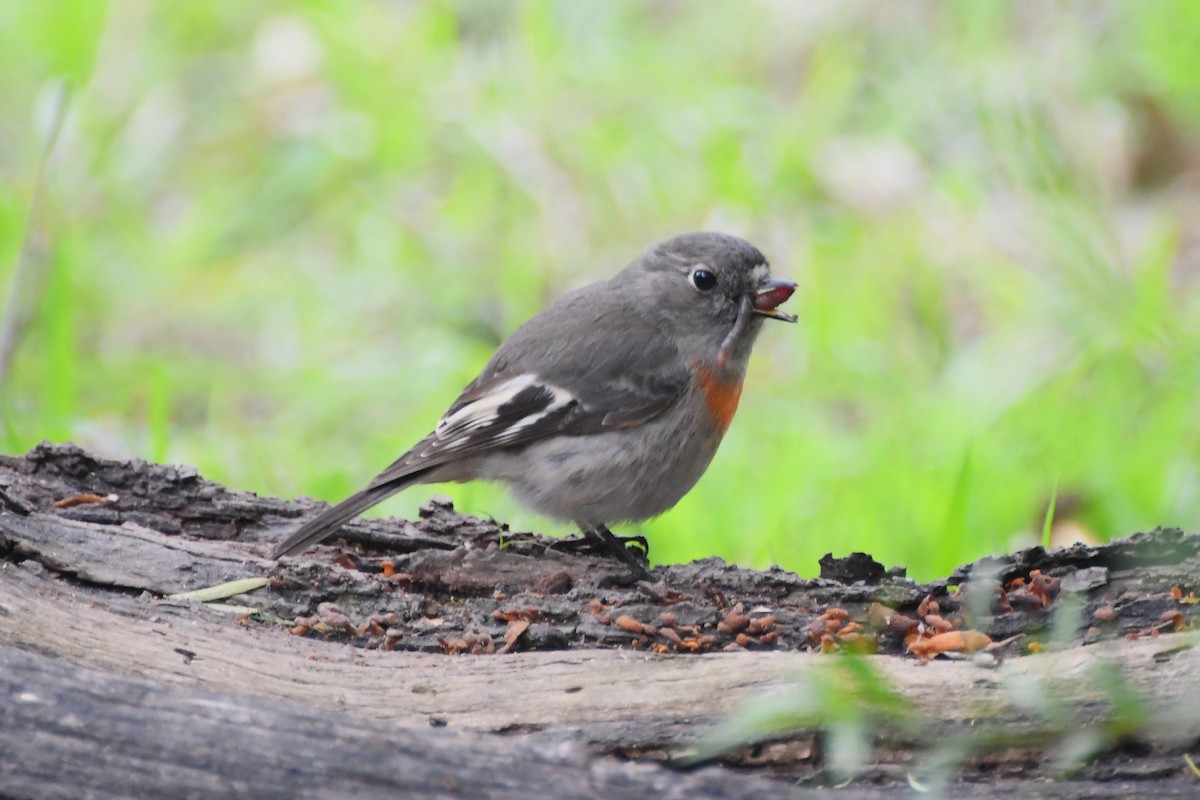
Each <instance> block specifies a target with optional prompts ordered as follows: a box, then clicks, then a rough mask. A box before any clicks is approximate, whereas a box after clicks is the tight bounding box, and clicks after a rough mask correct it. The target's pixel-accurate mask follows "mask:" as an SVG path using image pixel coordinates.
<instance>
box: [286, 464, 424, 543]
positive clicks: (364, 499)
mask: <svg viewBox="0 0 1200 800" xmlns="http://www.w3.org/2000/svg"><path fill="white" fill-rule="evenodd" d="M417 479H418V476H416V475H411V476H407V480H401V481H393V482H389V483H385V484H382V485H380V486H374V485H372V486H368V487H367V488H366V489H363V490H362V491H359V492H355V493H354V494H352V495H350V496H349V497H347V498H346V499H345V500H343V501H342V502H340V503H338V504H337V505H335V506H331V507H330V508H327V509H325V510H324V511H322V512H321V513H320V514H317V515H316V516H315V517H313V518H312V519H310V520H309V521H308V522H306V523H304V524H303V525H301V526H300V528H299V529H298V530H297V531H296V532H295V533H293V534H292V535H291V536H289V537H287V538H286V539H284V540H283V541H282V542H280V543H279V544H277V545H275V549H274V550H272V551H271V558H282V557H283V556H290V555H293V554H295V553H299V552H301V551H302V550H305V549H307V548H308V547H310V546H311V545H314V544H316V543H317V542H320V541H322V540H324V539H326V538H328V537H329V536H332V535H333V534H334V533H336V532H337V531H338V529H339V528H341V527H342V525H344V524H346V523H347V522H349V521H350V520H352V519H354V518H355V517H357V516H358V515H359V514H361V513H362V512H364V511H366V510H367V509H368V508H370V507H371V506H374V505H376V504H378V503H382V502H383V501H384V500H386V499H387V498H389V497H391V496H392V495H394V494H395V493H396V492H398V491H400V490H401V489H404V488H405V487H407V486H409V485H411V484H413V483H416V482H417Z"/></svg>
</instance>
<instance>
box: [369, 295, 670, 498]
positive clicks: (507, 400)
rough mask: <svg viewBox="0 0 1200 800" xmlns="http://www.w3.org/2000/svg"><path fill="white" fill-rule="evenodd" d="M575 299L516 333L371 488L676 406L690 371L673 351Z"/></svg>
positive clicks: (618, 315)
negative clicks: (433, 424)
mask: <svg viewBox="0 0 1200 800" xmlns="http://www.w3.org/2000/svg"><path fill="white" fill-rule="evenodd" d="M580 294H581V293H577V294H576V295H568V296H567V297H566V298H564V299H563V301H560V302H559V303H556V304H554V305H552V306H551V307H549V308H548V309H547V310H546V311H544V312H542V314H540V315H539V316H538V317H536V318H535V319H537V320H540V324H539V325H537V326H536V327H533V326H530V325H529V324H528V323H527V324H526V326H523V327H522V328H519V329H518V330H517V331H516V332H514V333H513V335H512V336H511V337H510V338H509V339H508V340H507V341H506V342H505V343H504V344H503V345H501V347H500V349H498V350H497V351H496V354H495V355H494V356H493V357H492V360H491V361H490V362H489V363H488V365H487V366H486V367H485V368H484V369H483V372H481V373H480V375H479V377H478V378H476V379H475V380H474V381H472V382H471V383H470V385H468V386H467V388H466V389H464V390H463V392H462V394H461V395H460V396H459V397H458V399H457V400H455V401H454V403H453V404H452V405H451V406H450V408H449V410H448V411H447V412H446V414H445V415H444V416H443V417H442V418H441V420H439V421H438V423H437V426H436V427H435V428H434V430H433V432H432V433H431V434H429V435H428V436H426V437H425V438H424V439H422V440H421V441H420V442H418V443H417V444H416V445H415V446H414V447H413V448H412V449H411V450H409V451H408V452H407V453H405V454H404V455H403V456H401V457H400V458H399V459H397V460H396V462H395V463H393V464H392V465H391V466H390V467H388V468H387V469H386V470H384V471H383V472H382V473H380V474H379V475H378V476H376V478H375V479H374V480H373V481H372V482H371V486H382V485H385V484H389V483H393V482H396V481H400V480H404V479H406V478H407V477H408V476H410V475H412V474H413V473H414V472H417V471H425V470H428V469H431V468H433V467H435V466H438V465H440V464H445V463H447V462H450V461H455V460H458V459H464V458H471V457H473V456H477V455H481V454H484V453H487V452H490V451H494V450H497V449H506V448H515V447H520V446H523V445H527V444H529V443H531V442H534V441H537V440H539V439H544V438H546V437H549V436H559V435H562V436H579V435H586V434H591V433H599V432H602V431H605V430H614V429H619V428H630V427H634V426H637V425H641V424H643V423H645V422H647V421H649V420H651V419H653V418H654V417H656V416H658V415H659V414H661V413H662V412H664V411H666V410H667V409H668V408H670V407H671V406H673V405H675V404H676V403H678V402H679V400H680V399H681V398H682V397H683V395H684V394H685V393H686V392H687V389H688V386H689V384H690V382H691V373H690V370H689V369H688V368H687V365H686V364H685V363H684V362H683V360H682V359H681V358H680V356H679V353H678V352H677V350H676V349H675V346H674V344H672V343H671V342H670V340H669V339H667V338H665V337H663V336H662V335H661V334H660V333H659V332H658V331H657V330H656V329H654V328H653V327H652V326H651V325H650V324H649V323H647V322H646V321H644V320H642V319H641V318H640V317H638V316H636V315H635V314H633V313H631V312H626V311H623V310H621V309H614V308H611V307H608V308H604V307H596V306H595V305H592V304H589V303H588V302H584V301H586V300H587V295H586V294H583V296H582V300H581V298H580ZM560 321H561V323H562V324H559V323H560ZM530 328H532V329H533V331H536V333H531V332H530ZM556 330H557V331H560V332H561V333H560V335H557V336H556V335H553V333H554V331H556ZM548 332H549V334H550V335H547V333H548Z"/></svg>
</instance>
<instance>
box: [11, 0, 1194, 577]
mask: <svg viewBox="0 0 1200 800" xmlns="http://www.w3.org/2000/svg"><path fill="white" fill-rule="evenodd" d="M0 52H3V53H4V57H3V58H2V59H0V97H2V98H3V104H2V105H0V181H2V182H3V184H2V187H3V188H2V190H0V270H2V273H0V278H2V279H3V281H4V285H5V286H7V287H8V293H9V294H8V301H7V305H6V308H5V317H4V320H3V325H4V329H3V331H4V334H5V337H6V338H5V340H4V341H5V342H7V343H8V344H11V348H8V352H6V353H4V354H3V356H4V358H3V363H2V364H0V369H2V370H3V371H2V373H0V379H2V381H3V383H2V386H0V392H2V393H3V394H2V403H3V405H2V414H3V424H4V428H3V437H4V440H3V447H4V449H5V450H7V451H9V452H22V451H24V450H26V449H28V448H29V447H31V446H32V445H34V444H35V443H37V442H39V441H41V440H43V439H52V440H58V441H61V440H74V441H76V442H78V443H80V444H81V445H83V446H85V447H88V448H91V449H94V450H95V451H98V452H100V453H102V454H105V455H109V456H122V457H123V456H138V457H143V458H147V459H153V460H156V461H169V462H182V463H188V464H193V465H195V466H197V467H198V468H199V469H200V470H201V471H202V473H203V474H204V475H205V476H206V477H209V478H212V479H215V480H219V481H222V482H224V483H227V484H229V485H230V486H232V487H234V488H240V489H251V490H254V491H258V492H261V493H270V494H279V495H283V496H288V497H290V496H294V495H297V494H307V495H311V496H315V497H320V498H324V499H328V500H336V499H339V498H340V497H341V496H342V495H344V494H346V493H348V492H350V491H351V490H353V489H355V488H357V487H358V486H360V485H361V484H362V483H363V482H364V481H366V480H367V479H368V478H370V477H371V476H372V475H373V474H374V473H375V472H376V471H377V470H379V469H380V468H382V467H383V466H385V465H386V464H388V463H389V462H390V461H391V460H392V459H393V458H394V457H395V456H397V455H399V454H400V453H401V452H402V451H403V450H404V449H405V448H406V447H407V446H408V445H409V444H411V443H412V442H414V441H415V440H416V439H417V438H419V437H420V436H421V435H423V434H424V433H425V432H427V430H428V429H429V427H430V426H431V425H432V424H433V422H434V421H435V420H436V419H437V417H438V416H439V415H440V413H441V412H442V411H443V410H444V408H445V407H446V405H447V404H448V403H449V402H450V401H451V400H452V399H453V398H454V397H455V395H456V394H457V392H458V391H459V390H460V389H461V388H462V386H463V385H464V384H465V383H466V382H467V381H468V380H469V379H470V378H471V377H472V376H473V375H474V374H475V372H476V371H477V370H478V369H479V367H481V366H482V364H483V363H484V362H485V361H486V360H487V358H488V356H489V354H490V353H491V351H492V349H493V348H494V347H495V345H496V344H497V343H498V342H499V341H500V340H501V339H502V338H503V336H505V335H506V334H507V333H508V332H509V331H511V330H512V329H513V328H514V327H515V326H516V325H518V324H519V323H520V322H521V321H523V320H524V319H526V318H527V317H528V316H530V315H531V314H533V313H534V312H535V311H536V310H537V309H538V308H540V307H541V306H542V305H543V304H544V303H545V302H546V301H547V300H548V299H550V298H552V297H555V296H557V295H559V294H561V293H563V292H564V291H566V290H568V289H570V288H571V287H574V286H576V285H579V284H582V283H585V282H588V281H591V280H595V279H598V278H603V277H607V276H608V275H610V274H611V273H612V272H614V271H615V270H617V269H618V268H620V267H621V266H623V265H624V264H625V263H627V262H628V261H629V260H630V259H631V258H632V257H633V256H634V255H636V253H637V252H638V251H639V250H641V249H642V248H643V247H644V246H646V245H648V244H650V243H651V242H653V241H655V240H658V239H661V238H664V237H666V236H669V235H673V234H675V233H678V232H682V231H685V230H692V229H706V228H707V229H719V230H724V231H728V232H732V233H736V234H739V235H742V236H744V237H746V238H748V239H750V240H751V241H753V242H754V243H756V244H757V245H758V246H759V247H760V248H761V249H763V250H764V251H765V252H766V253H767V254H768V256H769V257H770V258H771V259H772V261H773V263H774V265H775V270H776V272H777V274H781V275H784V276H790V277H793V278H794V279H796V280H797V281H799V283H800V287H801V288H800V291H799V292H798V293H797V295H796V297H795V298H794V299H793V300H792V302H791V303H789V306H788V310H790V311H793V312H795V313H798V314H799V315H800V324H799V325H798V326H795V327H791V326H783V325H775V326H769V327H768V329H767V330H766V331H765V333H764V335H763V337H762V339H761V340H760V342H761V343H760V346H759V348H758V350H757V352H756V356H755V359H754V361H753V363H752V365H751V374H750V376H749V382H748V386H747V390H746V392H745V394H744V395H743V400H742V409H741V414H740V415H739V418H738V419H737V420H736V421H735V423H734V425H733V427H732V429H731V431H730V434H729V436H728V437H727V439H726V442H725V444H724V446H723V448H722V450H721V452H720V453H719V454H718V456H717V459H716V461H715V462H714V464H713V466H712V468H711V469H710V470H709V471H708V473H707V475H706V476H705V477H704V479H703V480H702V482H701V483H700V485H699V486H698V487H697V489H696V490H694V491H693V492H692V494H691V495H689V496H688V497H687V498H686V499H685V500H684V501H683V502H682V503H681V504H680V505H679V506H678V507H677V508H676V509H674V510H673V511H671V512H669V513H668V514H666V515H665V516H663V517H662V518H660V519H658V520H655V521H653V522H651V523H649V524H647V525H646V526H645V531H646V532H647V534H648V535H649V537H650V540H651V543H652V550H653V555H654V556H655V559H656V560H662V561H680V560H685V559H690V558H697V557H704V556H708V555H713V554H719V555H722V556H724V557H726V558H728V559H731V560H735V561H738V562H740V563H743V564H747V565H755V566H762V565H766V564H771V563H778V564H781V565H783V566H785V567H788V568H790V569H793V570H796V571H799V572H800V573H802V574H813V573H814V572H815V571H816V559H817V558H818V557H819V556H820V555H821V554H822V553H824V552H826V551H829V550H832V551H834V552H835V553H839V554H844V553H846V552H849V551H850V550H853V549H859V550H866V551H868V552H870V553H872V554H873V555H875V556H876V557H877V558H879V559H880V560H882V561H884V562H885V563H888V564H896V563H904V564H907V565H908V566H909V567H910V571H911V573H912V574H915V575H917V576H920V577H932V576H935V575H938V574H944V572H945V570H947V569H948V568H950V567H952V566H953V565H955V564H957V563H960V562H963V561H965V560H968V559H971V558H974V557H977V556H980V555H982V554H984V553H988V552H994V551H999V550H1003V549H1006V548H1009V547H1011V546H1014V545H1015V544H1017V543H1029V542H1030V541H1033V540H1036V539H1037V538H1039V537H1040V536H1041V529H1042V521H1043V518H1044V515H1045V511H1046V507H1047V504H1048V502H1049V500H1050V498H1052V497H1057V517H1058V518H1059V519H1062V520H1064V521H1069V522H1070V523H1071V524H1072V525H1073V526H1074V528H1075V529H1076V530H1085V531H1088V532H1090V534H1091V535H1093V536H1096V537H1098V538H1101V539H1103V538H1107V537H1111V536H1118V535H1124V534H1128V533H1131V532H1133V531H1136V530H1139V529H1146V528H1149V527H1152V526H1155V525H1158V524H1173V525H1180V526H1184V527H1186V528H1191V529H1195V528H1197V527H1200V525H1198V523H1200V354H1198V350H1197V346H1198V344H1200V324H1198V322H1197V320H1198V319H1200V91H1197V80H1198V78H1197V76H1200V5H1197V4H1196V3H1193V2H1191V0H1155V1H1154V2H1125V1H1124V0H1112V1H1111V2H1061V3H1045V2H1033V1H1032V0H1031V1H1029V2H1000V1H998V0H997V1H985V0H972V2H959V3H944V2H937V1H936V0H925V1H917V2H897V1H896V0H887V1H886V2H884V1H882V0H879V1H876V2H867V1H859V0H824V1H823V2H783V0H772V1H768V0H760V1H759V2H745V1H744V0H743V1H741V2H704V3H678V2H663V1H659V2H644V3H642V2H638V3H635V2H621V1H618V2H613V1H612V0H605V1H604V2H600V1H596V2H578V1H576V2H571V1H569V0H564V2H527V3H515V2H514V3H508V2H495V1H489V2H483V1H482V0H477V1H476V2H463V3H454V4H447V3H437V2H388V3H382V2H378V3H368V2H329V1H322V2H315V1H313V2H295V1H294V0H292V1H290V2H279V1H276V2H270V1H264V2H256V3H246V2H242V1H241V0H206V2H204V3H154V2H149V0H111V2H107V3H105V2H100V0H95V1H88V2H77V3H73V2H52V1H48V0H5V2H4V3H2V4H0ZM60 112H61V114H60ZM56 117H59V118H60V124H57V125H56V123H55V119H56ZM56 129H57V130H58V135H57V143H56V146H55V147H54V150H53V154H52V157H51V158H49V159H48V160H45V161H44V159H43V154H44V153H45V152H46V150H47V141H48V139H49V138H51V136H52V134H53V131H55V130H56ZM43 161H44V163H43ZM39 175H42V177H41V178H39ZM22 254H23V255H22ZM18 265H19V266H18ZM14 276H16V277H14ZM10 355H11V357H9V356H10ZM436 493H447V494H450V495H451V496H452V497H454V498H455V500H456V502H457V504H458V506H459V507H460V508H462V509H464V510H467V511H470V512H473V513H477V514H481V515H494V516H495V517H497V518H499V519H502V520H506V521H509V522H511V523H512V524H513V526H514V527H516V528H534V529H539V530H548V531H551V532H566V531H567V530H568V528H567V527H565V526H561V525H557V524H553V523H548V522H546V521H545V520H540V519H537V518H535V517H532V516H530V515H528V514H527V513H526V512H523V511H521V510H520V509H519V508H517V507H516V506H515V505H514V504H513V502H512V501H511V500H509V499H508V498H507V496H506V495H505V494H504V493H503V491H502V490H500V489H499V488H498V487H494V486H486V485H468V486H448V487H417V488H415V489H411V490H409V491H407V492H405V493H403V494H402V495H400V496H399V497H398V498H395V499H393V500H392V501H389V503H388V504H386V505H385V506H383V507H382V510H383V512H385V513H392V514H401V515H412V514H414V513H415V509H416V507H417V506H418V505H419V504H420V503H421V502H422V501H423V500H424V499H426V498H428V497H429V496H431V495H433V494H436ZM627 532H630V531H627Z"/></svg>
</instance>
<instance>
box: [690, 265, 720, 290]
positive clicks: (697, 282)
mask: <svg viewBox="0 0 1200 800" xmlns="http://www.w3.org/2000/svg"><path fill="white" fill-rule="evenodd" d="M688 280H689V281H691V282H692V286H695V287H696V288H697V289H699V290H700V291H702V292H707V291H709V290H711V289H712V288H713V287H715V286H716V285H717V276H716V275H713V274H712V272H710V271H709V270H706V269H694V270H692V274H691V275H688Z"/></svg>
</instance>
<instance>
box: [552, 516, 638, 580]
mask: <svg viewBox="0 0 1200 800" xmlns="http://www.w3.org/2000/svg"><path fill="white" fill-rule="evenodd" d="M579 530H580V531H582V532H583V538H581V539H571V540H566V541H563V542H559V543H556V549H562V550H570V551H576V552H578V551H582V550H590V551H592V552H594V553H598V554H600V555H607V556H611V557H612V558H615V559H617V560H618V561H620V562H621V563H622V564H625V565H626V566H627V567H629V569H630V570H631V571H632V572H633V574H634V576H635V577H637V578H638V579H640V580H646V579H650V578H652V576H651V574H650V571H649V570H648V569H646V566H647V563H648V556H649V553H650V546H649V544H647V542H646V538H645V537H644V536H617V535H616V534H614V533H613V532H612V531H610V530H609V529H608V528H607V527H606V526H604V525H585V524H582V523H580V525H579ZM628 543H633V544H634V546H633V547H630V546H629V544H628ZM638 545H641V546H640V547H638Z"/></svg>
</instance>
